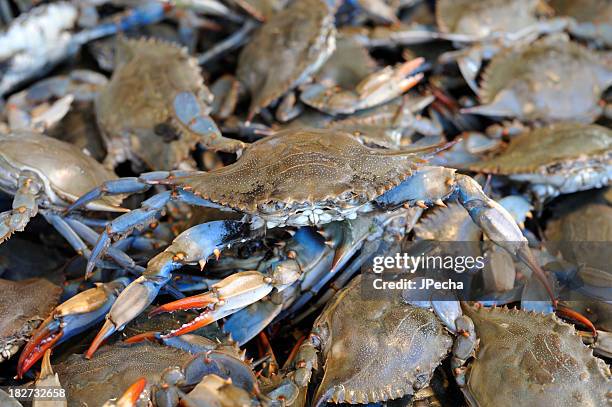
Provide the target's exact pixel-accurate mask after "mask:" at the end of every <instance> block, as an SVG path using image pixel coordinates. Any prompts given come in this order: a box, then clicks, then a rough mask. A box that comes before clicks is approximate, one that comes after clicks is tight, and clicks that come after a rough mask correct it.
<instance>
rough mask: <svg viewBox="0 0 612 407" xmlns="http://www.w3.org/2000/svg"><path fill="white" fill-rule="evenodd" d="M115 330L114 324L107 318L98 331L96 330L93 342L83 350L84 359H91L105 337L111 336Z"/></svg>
mask: <svg viewBox="0 0 612 407" xmlns="http://www.w3.org/2000/svg"><path fill="white" fill-rule="evenodd" d="M116 330H117V329H116V328H115V325H114V324H113V323H112V322H111V321H110V320H108V319H107V320H106V322H105V323H104V326H102V328H101V329H100V332H98V334H97V335H96V337H95V338H94V340H93V342H92V343H91V345H90V346H89V349H87V352H85V359H91V358H92V357H93V355H94V353H96V351H97V350H98V348H99V347H100V346H101V345H102V343H103V342H104V341H105V340H106V338H108V337H109V336H111V335H112V334H113V333H114V332H115V331H116Z"/></svg>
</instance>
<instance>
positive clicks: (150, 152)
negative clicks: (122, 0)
mask: <svg viewBox="0 0 612 407" xmlns="http://www.w3.org/2000/svg"><path fill="white" fill-rule="evenodd" d="M117 60H118V66H117V68H116V69H115V71H114V72H113V76H112V78H111V80H110V82H109V84H108V86H106V87H105V88H104V89H102V91H101V92H100V94H99V95H98V97H97V99H96V102H95V109H96V117H97V121H98V126H99V127H100V130H101V131H102V135H103V137H104V141H105V143H106V145H107V150H108V155H107V157H106V159H105V164H106V165H108V166H113V167H114V166H115V165H116V164H118V163H121V162H123V161H125V160H131V161H133V162H134V164H136V166H143V164H144V166H145V167H148V168H149V169H152V170H165V169H174V168H178V167H179V166H181V165H183V166H185V165H187V167H188V168H193V167H195V163H194V162H193V160H191V158H190V157H189V153H190V151H191V150H193V149H194V148H195V147H196V145H197V144H201V145H202V146H204V147H206V148H208V149H212V150H221V151H227V152H236V151H238V150H241V149H243V148H244V147H245V143H243V142H241V141H238V140H232V139H228V138H225V137H223V136H221V132H220V131H219V129H218V128H217V125H216V124H215V122H214V121H213V120H212V118H210V116H208V113H209V110H210V103H211V102H212V94H211V93H210V91H209V90H208V88H207V87H206V86H205V85H204V83H203V79H202V76H201V75H200V70H199V67H198V65H197V62H196V60H195V59H194V58H192V57H190V56H189V54H188V53H187V50H186V49H184V48H181V47H178V46H176V45H174V44H171V43H166V42H162V41H160V40H155V39H139V40H132V39H126V38H120V39H118V43H117ZM118 100H122V101H123V102H122V103H123V104H122V105H121V108H118V107H117V101H118Z"/></svg>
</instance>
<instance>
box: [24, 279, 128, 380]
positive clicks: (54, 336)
mask: <svg viewBox="0 0 612 407" xmlns="http://www.w3.org/2000/svg"><path fill="white" fill-rule="evenodd" d="M128 282H129V280H128V279H126V278H119V279H117V280H114V281H111V282H110V283H106V284H99V285H98V286H97V287H95V288H91V289H89V290H86V291H83V292H82V293H79V294H77V295H76V296H74V297H72V298H70V299H69V300H67V301H65V302H64V303H62V304H60V305H58V306H57V307H56V308H55V309H54V310H53V312H52V313H51V315H50V316H49V317H48V318H47V319H46V320H45V321H44V322H43V323H42V324H41V325H40V326H39V327H38V329H36V331H35V332H34V334H33V335H32V338H30V340H29V342H28V343H27V344H26V346H25V347H24V349H23V351H22V352H21V355H20V356H19V362H18V363H17V375H18V376H19V377H20V378H21V377H22V376H23V375H24V374H25V373H26V372H27V371H28V370H29V369H30V368H31V367H32V366H33V365H34V364H35V363H36V362H37V361H38V360H39V359H40V358H41V357H42V356H43V354H44V353H45V351H46V350H47V349H51V348H53V347H55V346H56V345H58V344H60V343H62V342H63V341H65V340H67V339H69V338H71V337H73V336H75V335H77V334H79V333H81V332H83V331H85V330H86V329H88V328H89V327H91V326H92V325H95V324H97V323H98V322H100V321H101V320H102V318H103V316H104V315H105V314H106V313H107V312H108V310H109V309H110V308H111V305H112V304H113V303H114V302H115V300H116V299H117V296H118V295H119V293H120V292H121V291H122V290H123V289H124V288H125V287H126V286H127V285H128Z"/></svg>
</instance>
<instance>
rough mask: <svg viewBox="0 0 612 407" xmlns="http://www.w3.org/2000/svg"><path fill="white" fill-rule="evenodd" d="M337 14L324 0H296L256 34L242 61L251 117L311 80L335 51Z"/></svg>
mask: <svg viewBox="0 0 612 407" xmlns="http://www.w3.org/2000/svg"><path fill="white" fill-rule="evenodd" d="M335 36H336V29H335V27H334V15H333V12H332V10H330V7H329V6H328V5H327V3H326V2H325V1H324V0H301V1H294V2H293V3H292V4H291V5H290V6H289V7H287V8H286V9H284V10H282V11H280V12H278V13H277V14H275V15H274V16H273V17H272V18H271V19H270V20H269V21H268V22H267V23H265V24H264V25H263V26H262V27H261V28H260V29H259V30H258V31H257V33H255V35H254V37H253V39H252V40H251V41H250V42H249V43H248V44H247V45H246V46H245V47H244V49H243V50H242V52H241V53H240V56H239V58H238V68H237V72H236V73H237V76H238V79H239V80H240V81H241V82H242V83H244V84H245V85H246V87H247V88H248V89H249V91H250V92H251V106H250V108H249V118H252V117H253V116H254V115H255V114H257V113H258V112H259V111H260V110H261V109H262V108H264V107H266V106H268V105H269V104H270V103H272V102H273V101H274V100H276V99H278V98H279V97H281V96H282V95H283V94H285V93H286V92H287V91H289V90H290V89H292V88H294V87H296V86H298V85H300V84H302V83H304V82H306V81H308V80H309V79H310V77H311V76H312V75H313V74H315V73H316V72H317V70H318V69H319V68H320V67H321V66H322V65H323V63H325V61H326V60H327V58H329V56H330V55H331V54H332V52H333V51H334V49H335Z"/></svg>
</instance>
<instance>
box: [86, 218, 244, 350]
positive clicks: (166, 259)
mask: <svg viewBox="0 0 612 407" xmlns="http://www.w3.org/2000/svg"><path fill="white" fill-rule="evenodd" d="M245 227H246V225H245V224H244V222H240V221H225V220H224V221H213V222H208V223H203V224H201V225H197V226H194V227H192V228H190V229H187V230H186V231H185V232H183V233H181V234H180V235H179V236H177V238H176V239H174V241H173V242H172V244H171V245H170V246H169V247H168V248H166V250H164V251H163V252H161V253H160V254H158V255H157V256H155V257H154V258H152V259H151V260H150V261H149V263H148V265H147V270H146V271H145V272H144V273H143V275H142V276H140V277H139V278H137V279H136V280H134V281H133V282H132V283H131V284H130V285H129V286H128V287H127V288H126V289H125V290H124V291H123V293H122V295H121V297H120V299H119V300H118V301H116V302H115V303H114V304H113V306H112V307H111V309H110V311H109V312H108V315H107V316H106V322H105V323H104V326H103V327H102V329H101V330H100V332H98V335H97V336H96V337H95V339H94V341H93V342H92V344H91V346H90V347H89V349H88V350H87V352H86V354H85V356H86V357H87V358H91V357H92V356H93V354H94V352H95V351H96V350H97V349H98V347H99V346H100V345H101V344H102V342H103V341H104V340H105V339H106V338H108V337H109V336H110V335H112V334H113V333H114V332H116V331H120V330H122V329H123V328H124V327H125V325H126V324H127V323H128V322H130V321H131V320H132V319H134V318H135V317H136V316H138V315H139V314H140V313H141V312H142V311H143V310H144V309H145V308H146V307H147V306H149V305H150V304H151V303H152V302H153V300H154V299H155V297H157V294H158V293H159V290H160V289H161V288H162V287H163V286H164V285H165V284H166V283H167V282H168V281H169V280H170V278H171V277H172V271H174V270H176V269H178V268H180V267H182V266H183V265H185V264H200V265H201V266H202V267H203V266H204V264H206V261H207V260H208V259H209V258H210V257H211V256H215V257H218V256H219V253H220V250H221V249H224V248H225V247H227V246H228V245H230V244H232V243H235V242H237V241H239V240H241V239H244V238H245V236H246V234H245Z"/></svg>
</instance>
